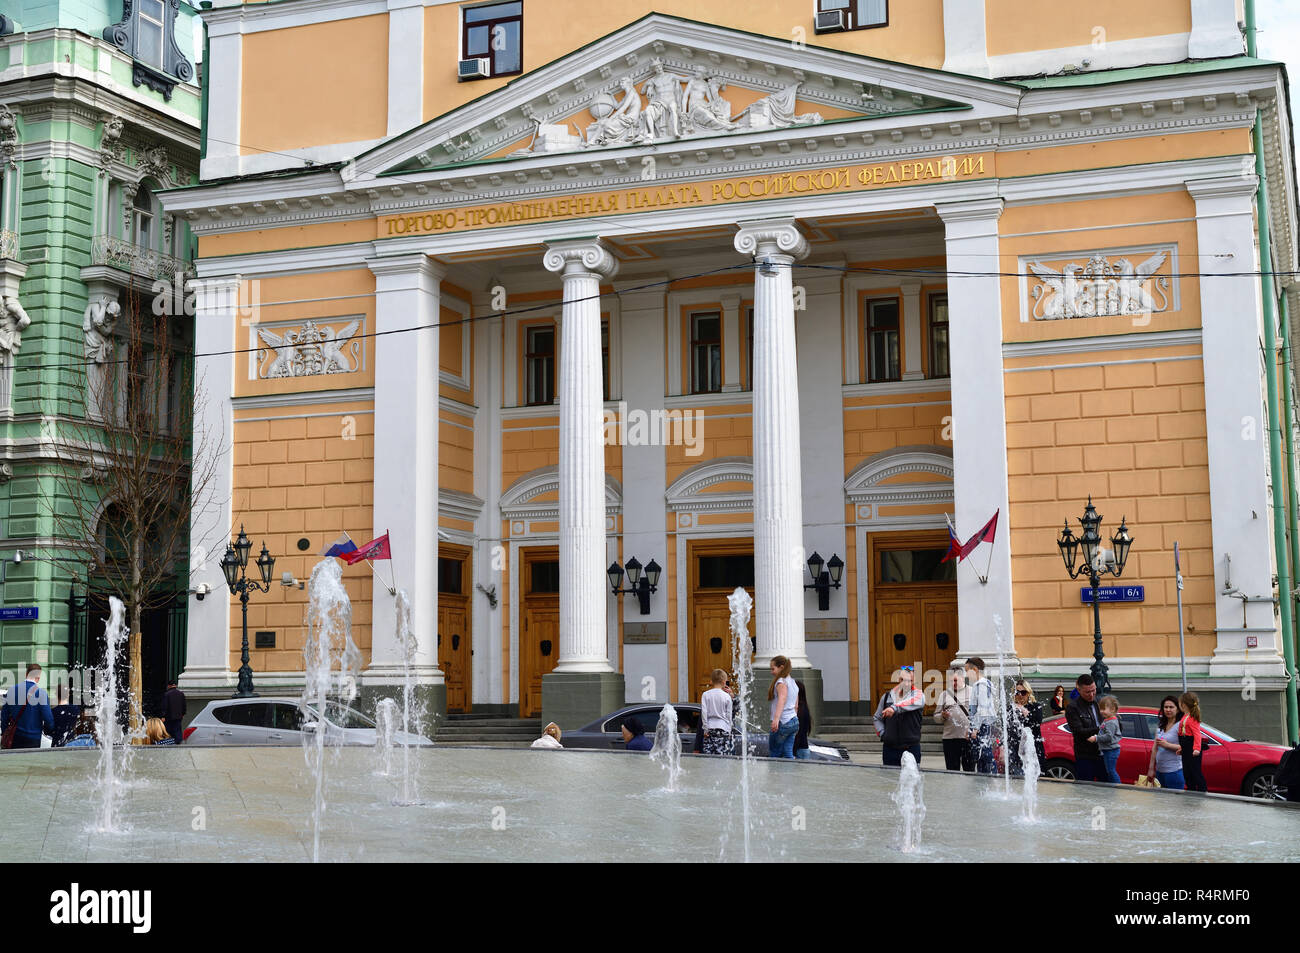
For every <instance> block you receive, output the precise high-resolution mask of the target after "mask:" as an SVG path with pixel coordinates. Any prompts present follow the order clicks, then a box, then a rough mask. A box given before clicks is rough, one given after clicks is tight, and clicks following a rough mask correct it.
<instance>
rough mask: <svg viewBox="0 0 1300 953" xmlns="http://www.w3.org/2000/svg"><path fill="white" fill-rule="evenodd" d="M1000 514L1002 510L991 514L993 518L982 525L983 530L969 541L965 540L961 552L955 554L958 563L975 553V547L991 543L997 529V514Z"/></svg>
mask: <svg viewBox="0 0 1300 953" xmlns="http://www.w3.org/2000/svg"><path fill="white" fill-rule="evenodd" d="M1001 512H1002V510H1001V509H998V510H997V511H996V512H995V513H994V514H993V518H992V519H991V520H989V521H988V522H987V523H985V524H984V528H983V529H981V530H980V531H979V532H978V533H976V534H975V535H974V536H972V537H971V538H970V539H968V540H966V542H965V543H964V544H963V545H962V547H961V550H960V551H959V552H958V554H957V561H958V562H961V561H962V560H963V559H965V558H966V557H967V556H969V555H970V554H971V553H973V552H974V551H975V547H976V546H978V545H979V544H980V543H983V542H989V543H991V542H993V537H994V535H995V534H996V533H997V529H998V513H1001Z"/></svg>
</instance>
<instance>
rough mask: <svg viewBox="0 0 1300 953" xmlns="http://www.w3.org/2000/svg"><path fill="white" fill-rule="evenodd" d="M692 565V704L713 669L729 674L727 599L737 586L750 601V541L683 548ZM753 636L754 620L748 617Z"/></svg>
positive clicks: (712, 542)
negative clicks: (723, 670)
mask: <svg viewBox="0 0 1300 953" xmlns="http://www.w3.org/2000/svg"><path fill="white" fill-rule="evenodd" d="M686 558H687V561H688V562H689V565H690V606H689V609H688V612H687V618H688V621H689V624H690V632H689V633H688V635H687V659H688V660H689V664H690V671H689V681H688V682H687V684H688V685H689V687H690V692H691V696H690V697H689V698H685V699H682V701H696V700H697V699H699V697H700V695H701V694H703V693H704V691H705V690H706V689H708V687H709V684H710V682H709V676H710V675H711V674H712V672H713V670H714V669H715V668H721V669H725V670H726V671H728V672H730V671H731V670H732V646H731V607H730V605H729V604H728V602H727V597H728V596H729V595H731V593H732V592H734V591H735V589H736V587H737V586H741V587H743V588H744V589H745V591H746V592H748V593H749V597H750V598H751V599H752V598H753V597H754V541H753V540H751V539H734V540H731V539H728V540H701V541H699V542H692V543H689V544H687V548H686ZM749 634H750V636H751V638H752V636H753V635H754V614H753V612H752V611H751V612H750V616H749Z"/></svg>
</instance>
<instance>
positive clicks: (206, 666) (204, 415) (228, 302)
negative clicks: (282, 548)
mask: <svg viewBox="0 0 1300 953" xmlns="http://www.w3.org/2000/svg"><path fill="white" fill-rule="evenodd" d="M239 288H240V279H239V278H238V277H228V278H204V279H200V280H197V281H193V282H191V283H190V289H192V290H193V291H194V305H195V312H194V350H195V353H198V354H203V355H206V356H205V357H204V358H203V365H202V368H201V383H202V385H203V390H204V399H203V400H202V401H201V402H199V403H198V405H197V406H196V407H195V408H194V435H195V446H196V448H198V447H199V446H203V447H205V450H206V452H208V453H212V454H215V455H216V457H215V459H213V460H212V463H211V471H210V476H209V478H208V484H207V486H206V487H200V486H195V487H193V488H192V492H193V494H194V498H193V500H192V501H191V513H190V586H191V587H194V586H200V585H202V584H204V583H206V584H207V585H208V586H209V587H210V589H209V592H208V594H207V595H206V596H204V598H203V599H191V600H190V601H189V632H188V635H187V638H186V643H185V670H184V672H182V673H181V682H180V684H181V688H182V689H183V690H186V691H192V690H195V689H203V688H225V687H227V686H231V685H234V684H235V679H234V674H233V673H232V672H231V670H230V611H231V605H232V601H231V595H230V591H229V589H228V588H227V587H226V579H225V576H223V575H222V573H221V566H220V563H221V557H222V556H223V555H224V554H225V551H226V546H227V545H229V543H230V531H231V529H232V527H231V522H232V517H231V505H232V501H231V495H232V486H233V482H234V471H233V463H234V457H233V455H232V453H231V445H232V441H233V439H234V438H233V433H234V426H233V423H232V420H231V416H232V415H231V403H230V398H231V395H232V394H233V393H234V385H235V355H234V354H232V353H231V349H232V348H244V347H247V346H248V344H247V342H245V341H243V340H240V339H237V338H236V330H237V329H238V328H239V326H240V325H239V321H238V315H239ZM241 356H242V355H241ZM206 469H207V468H205V467H202V466H196V467H195V468H194V473H195V481H196V482H198V481H201V480H202V479H203V473H202V471H205V470H206Z"/></svg>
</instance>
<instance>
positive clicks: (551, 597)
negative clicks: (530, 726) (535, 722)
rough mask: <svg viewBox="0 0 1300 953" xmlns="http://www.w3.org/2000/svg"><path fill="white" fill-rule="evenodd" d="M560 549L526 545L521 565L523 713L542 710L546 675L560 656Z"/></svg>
mask: <svg viewBox="0 0 1300 953" xmlns="http://www.w3.org/2000/svg"><path fill="white" fill-rule="evenodd" d="M559 559H560V556H559V550H558V549H556V548H554V547H546V548H537V549H526V550H524V553H523V565H522V566H521V567H520V575H519V581H520V588H521V589H523V600H522V605H521V607H520V613H519V717H520V718H532V717H533V716H535V715H538V714H540V713H541V710H542V676H543V675H546V674H548V673H549V672H551V671H553V670H554V669H555V665H556V663H557V662H558V661H559V659H560V588H559Z"/></svg>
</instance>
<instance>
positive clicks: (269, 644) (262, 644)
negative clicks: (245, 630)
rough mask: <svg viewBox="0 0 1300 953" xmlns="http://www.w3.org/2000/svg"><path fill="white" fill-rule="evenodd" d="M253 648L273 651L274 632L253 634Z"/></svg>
mask: <svg viewBox="0 0 1300 953" xmlns="http://www.w3.org/2000/svg"><path fill="white" fill-rule="evenodd" d="M253 648H255V649H273V648H275V633H274V632H255V633H254V634H253Z"/></svg>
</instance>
